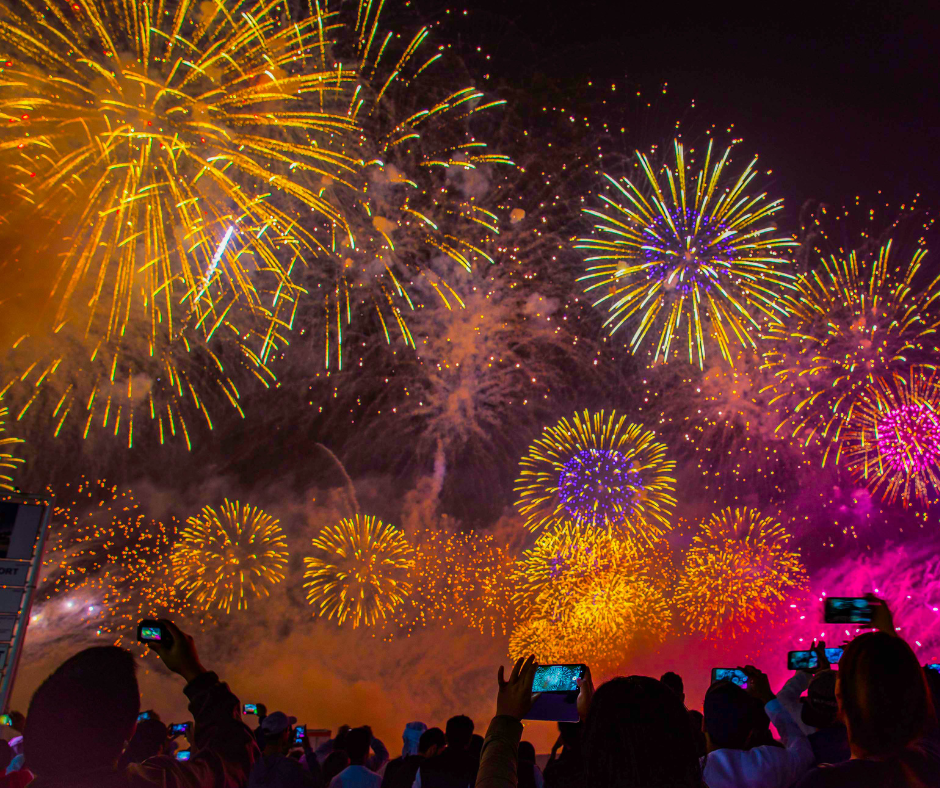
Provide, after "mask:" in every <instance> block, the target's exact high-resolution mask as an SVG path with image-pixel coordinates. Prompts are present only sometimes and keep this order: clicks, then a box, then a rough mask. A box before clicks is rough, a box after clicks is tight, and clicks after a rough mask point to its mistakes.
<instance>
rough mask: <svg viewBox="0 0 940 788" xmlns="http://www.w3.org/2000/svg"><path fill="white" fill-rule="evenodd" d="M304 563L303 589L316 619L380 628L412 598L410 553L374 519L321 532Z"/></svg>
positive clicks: (359, 518) (358, 518) (393, 531)
mask: <svg viewBox="0 0 940 788" xmlns="http://www.w3.org/2000/svg"><path fill="white" fill-rule="evenodd" d="M313 548H314V555H313V556H312V557H310V558H305V559H304V563H305V564H306V567H307V568H306V571H305V572H304V579H305V582H304V588H306V589H307V600H308V601H309V602H310V604H311V605H313V606H314V607H315V608H316V610H317V614H318V615H320V616H323V617H325V618H327V619H332V618H334V617H335V618H336V621H337V623H339V624H343V623H345V622H346V621H347V620H348V621H349V622H350V623H351V624H352V625H353V627H358V626H360V625H364V626H372V625H374V624H378V623H383V622H384V621H386V620H387V619H388V618H389V615H390V614H391V613H392V612H393V611H395V610H396V609H397V608H398V606H399V605H401V603H402V601H403V600H404V599H405V597H407V596H408V594H410V593H411V583H410V581H409V573H410V571H411V569H412V568H413V567H414V563H415V558H414V549H413V548H412V547H411V545H410V544H409V543H408V540H407V539H406V538H405V535H404V533H402V532H401V531H400V530H399V529H398V528H396V527H395V526H393V525H388V524H387V523H383V522H382V521H381V520H379V519H378V518H377V517H370V516H368V515H358V514H357V515H355V516H354V517H353V518H351V519H350V518H346V519H343V520H340V522H339V523H338V524H336V525H330V526H327V527H326V528H324V529H323V530H321V531H320V533H319V534H318V535H317V536H316V537H314V539H313Z"/></svg>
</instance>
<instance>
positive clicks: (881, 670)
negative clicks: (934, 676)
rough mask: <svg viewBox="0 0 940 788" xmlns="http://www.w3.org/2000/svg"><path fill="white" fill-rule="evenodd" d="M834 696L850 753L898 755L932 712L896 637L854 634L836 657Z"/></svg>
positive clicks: (915, 667)
mask: <svg viewBox="0 0 940 788" xmlns="http://www.w3.org/2000/svg"><path fill="white" fill-rule="evenodd" d="M836 697H837V699H838V702H839V710H840V712H841V714H842V718H843V719H844V720H845V725H846V727H847V728H848V731H849V745H850V746H851V748H852V754H853V755H854V756H856V757H876V758H886V757H891V756H894V755H898V754H899V753H900V752H901V751H902V750H904V748H905V747H907V746H908V745H909V744H910V743H911V742H913V741H914V740H915V739H918V738H919V737H920V736H921V734H923V732H924V729H925V727H926V725H927V721H928V719H930V718H931V717H932V716H933V713H934V711H933V704H932V703H931V700H930V694H929V691H928V689H927V680H926V679H925V678H924V671H923V669H922V668H921V666H920V663H918V661H917V657H916V656H915V655H914V652H913V651H912V650H911V647H910V646H909V645H907V643H905V642H904V641H903V640H902V639H901V638H899V637H894V636H893V635H889V634H887V633H885V632H868V633H866V634H864V635H859V636H858V637H857V638H855V640H853V641H852V642H851V643H849V645H848V646H846V647H845V652H844V653H843V654H842V659H841V660H840V661H839V671H838V681H837V683H836Z"/></svg>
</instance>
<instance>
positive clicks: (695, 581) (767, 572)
mask: <svg viewBox="0 0 940 788" xmlns="http://www.w3.org/2000/svg"><path fill="white" fill-rule="evenodd" d="M790 538H791V537H790V534H788V533H787V532H786V530H785V529H784V528H783V526H782V525H781V524H780V523H779V522H777V521H776V520H774V519H773V518H771V517H765V516H764V515H762V514H761V513H760V512H758V511H756V510H753V509H748V508H740V509H732V508H728V509H723V510H722V511H721V512H718V513H717V514H715V515H712V517H711V519H709V520H708V521H707V522H705V523H703V524H702V526H701V530H700V531H699V533H698V534H697V535H696V536H695V538H694V540H693V543H692V547H691V548H690V549H689V551H688V553H687V554H686V560H685V565H684V567H683V574H682V576H681V578H680V580H679V583H678V585H677V586H676V592H675V595H674V602H675V604H676V606H677V607H678V608H679V610H680V615H681V618H682V621H683V624H684V625H685V626H686V627H687V628H688V629H689V630H690V631H692V632H701V633H705V634H709V635H719V634H720V635H721V636H730V637H731V638H736V637H737V636H738V635H740V634H741V633H744V632H750V631H751V627H752V625H753V624H754V623H755V621H757V620H758V619H759V618H760V617H761V616H762V615H764V614H765V613H769V612H773V611H774V610H776V609H777V608H779V607H780V606H781V605H782V604H783V603H784V602H785V601H787V600H788V598H789V596H790V595H792V594H794V593H796V592H798V591H799V590H800V589H802V588H803V587H805V585H806V570H805V569H804V568H803V564H802V562H801V561H800V556H799V553H797V552H794V551H793V550H791V549H790V548H789V546H788V542H789V541H790Z"/></svg>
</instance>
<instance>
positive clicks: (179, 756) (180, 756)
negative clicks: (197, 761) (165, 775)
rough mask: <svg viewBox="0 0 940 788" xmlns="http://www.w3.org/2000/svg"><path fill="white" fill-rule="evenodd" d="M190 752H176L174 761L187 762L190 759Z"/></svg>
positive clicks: (191, 752)
mask: <svg viewBox="0 0 940 788" xmlns="http://www.w3.org/2000/svg"><path fill="white" fill-rule="evenodd" d="M192 754H193V751H192V750H177V751H176V760H178V761H188V760H189V759H190V758H191V757H192Z"/></svg>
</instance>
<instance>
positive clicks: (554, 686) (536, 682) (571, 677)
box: [532, 665, 587, 692]
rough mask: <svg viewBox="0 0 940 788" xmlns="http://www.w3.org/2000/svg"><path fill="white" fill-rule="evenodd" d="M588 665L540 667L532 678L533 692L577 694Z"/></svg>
mask: <svg viewBox="0 0 940 788" xmlns="http://www.w3.org/2000/svg"><path fill="white" fill-rule="evenodd" d="M586 670H587V666H586V665H539V666H538V667H537V668H536V669H535V675H534V676H533V677H532V692H577V691H578V679H580V678H583V677H584V673H585V671H586Z"/></svg>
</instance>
